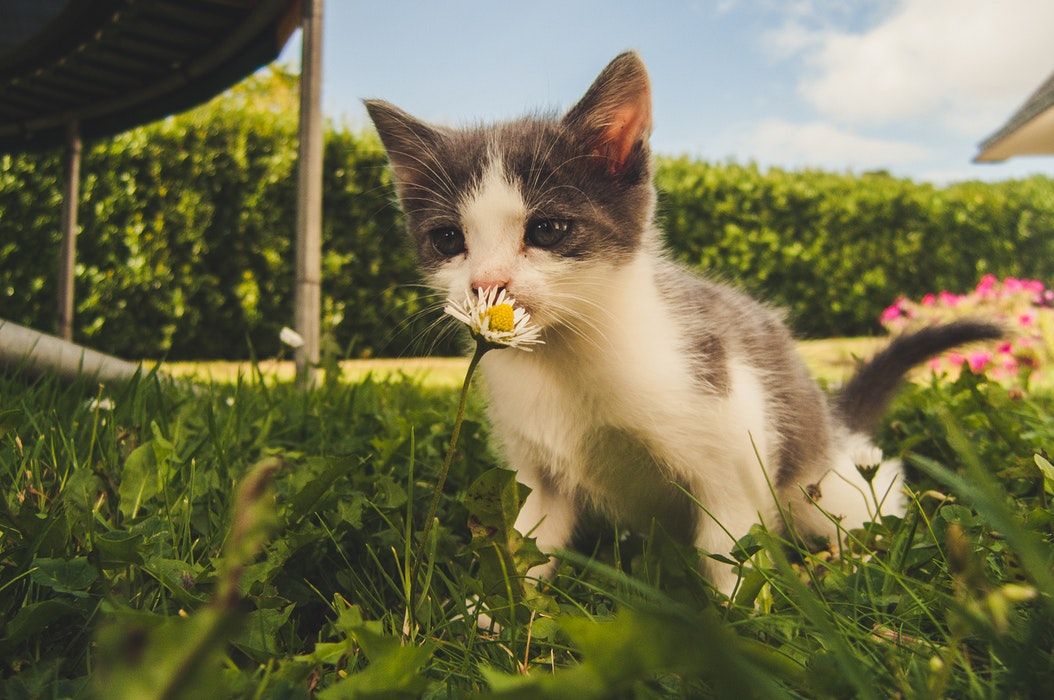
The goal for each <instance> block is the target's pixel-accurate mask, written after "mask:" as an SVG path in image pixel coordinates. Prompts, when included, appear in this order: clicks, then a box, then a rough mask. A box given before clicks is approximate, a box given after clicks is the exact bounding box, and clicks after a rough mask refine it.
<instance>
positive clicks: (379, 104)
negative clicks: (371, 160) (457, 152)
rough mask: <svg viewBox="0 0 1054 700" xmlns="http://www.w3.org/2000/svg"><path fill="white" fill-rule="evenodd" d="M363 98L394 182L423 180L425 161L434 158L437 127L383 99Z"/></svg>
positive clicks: (439, 134)
mask: <svg viewBox="0 0 1054 700" xmlns="http://www.w3.org/2000/svg"><path fill="white" fill-rule="evenodd" d="M363 102H364V104H365V105H366V111H367V112H369V114H370V119H372V120H373V125H374V126H376V127H377V133H378V134H379V135H380V137H381V143H383V144H384V149H385V150H386V151H387V152H388V160H389V161H391V164H392V169H393V170H394V171H395V178H396V180H397V184H414V183H418V182H421V181H423V180H424V179H425V177H426V172H427V171H428V170H429V165H428V163H429V162H430V161H432V160H435V158H436V156H435V154H434V151H435V147H436V144H438V143H439V141H440V139H441V138H442V134H441V133H440V131H439V130H438V129H436V128H435V127H433V126H429V125H428V124H426V123H424V122H423V121H421V120H420V119H417V118H416V117H413V116H411V115H409V114H407V113H406V112H404V111H403V110H401V109H399V108H398V107H396V106H395V105H393V104H391V103H389V102H385V101H384V100H364V101H363Z"/></svg>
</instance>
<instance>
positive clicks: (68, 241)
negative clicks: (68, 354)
mask: <svg viewBox="0 0 1054 700" xmlns="http://www.w3.org/2000/svg"><path fill="white" fill-rule="evenodd" d="M63 177H64V180H63V185H62V247H61V248H60V250H59V283H58V292H59V297H58V303H59V308H58V312H59V315H58V334H59V337H61V338H63V339H65V340H71V339H72V338H73V279H74V265H75V263H76V260H77V202H78V199H79V197H80V177H81V136H80V125H79V124H78V123H77V120H76V119H70V120H69V122H68V123H67V125H66V152H65V154H64V157H63Z"/></svg>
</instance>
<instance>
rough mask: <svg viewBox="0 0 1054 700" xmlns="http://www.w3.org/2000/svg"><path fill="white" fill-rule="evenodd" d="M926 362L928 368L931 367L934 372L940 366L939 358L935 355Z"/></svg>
mask: <svg viewBox="0 0 1054 700" xmlns="http://www.w3.org/2000/svg"><path fill="white" fill-rule="evenodd" d="M927 364H928V365H929V367H930V369H932V370H933V371H934V372H936V371H938V370H940V368H941V358H939V357H935V358H933V359H932V360H930V361H929V362H928V363H927Z"/></svg>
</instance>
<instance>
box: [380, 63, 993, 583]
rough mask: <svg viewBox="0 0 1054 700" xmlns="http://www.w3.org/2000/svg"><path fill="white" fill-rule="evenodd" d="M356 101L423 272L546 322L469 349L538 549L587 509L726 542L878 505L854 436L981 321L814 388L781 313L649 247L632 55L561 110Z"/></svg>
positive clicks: (884, 469)
mask: <svg viewBox="0 0 1054 700" xmlns="http://www.w3.org/2000/svg"><path fill="white" fill-rule="evenodd" d="M366 106H367V109H368V111H369V114H370V116H371V118H372V119H373V122H374V124H375V125H376V127H377V130H378V132H379V133H380V136H381V140H382V141H383V143H384V145H385V147H386V149H387V151H388V156H389V159H390V161H391V164H392V167H393V170H394V174H395V181H396V187H397V192H398V196H399V200H400V202H401V205H402V208H403V210H404V212H405V214H406V219H407V224H408V228H409V231H410V234H411V235H412V237H413V240H414V241H415V243H416V246H417V250H418V253H419V259H420V264H421V267H422V269H423V271H424V272H425V274H426V277H427V278H428V280H429V281H430V282H431V284H432V285H434V286H435V287H436V288H437V289H438V290H440V291H441V292H442V293H445V294H446V295H447V296H448V297H449V298H450V299H452V300H457V301H460V300H461V299H462V298H463V297H464V295H465V292H466V291H467V290H469V289H474V288H480V287H491V286H500V287H505V288H506V289H507V290H508V291H509V292H510V293H511V294H512V295H513V296H514V297H515V298H516V300H517V301H518V302H519V303H520V304H521V305H522V306H524V307H525V308H526V309H527V310H528V311H530V313H531V315H532V317H533V318H534V320H535V321H537V323H538V324H540V325H541V326H542V328H543V334H544V335H543V337H544V340H545V345H542V346H538V348H537V350H536V351H535V352H531V353H527V352H523V351H520V350H515V349H504V350H494V351H491V352H489V353H487V354H486V355H485V356H484V358H483V361H482V363H481V368H482V370H483V373H484V376H485V382H486V385H487V389H488V391H489V406H488V411H489V417H490V419H491V421H492V423H493V426H494V432H495V433H496V435H497V438H498V440H499V441H500V444H501V447H502V448H503V450H504V453H505V456H506V458H507V459H508V462H509V464H510V465H511V466H512V468H514V469H515V470H516V471H517V473H518V479H519V480H520V481H521V482H523V483H525V484H526V485H528V486H529V487H530V488H531V489H532V490H531V494H530V496H529V497H528V499H527V502H526V504H525V506H524V508H523V510H522V512H521V513H520V515H519V518H518V520H517V523H516V526H517V529H518V530H520V531H521V532H523V533H530V534H531V535H533V536H534V537H536V538H537V541H538V545H539V546H540V547H541V549H542V550H543V551H549V552H551V551H553V550H554V549H557V548H561V547H564V546H566V545H567V544H568V542H569V540H570V538H571V536H572V533H573V530H574V528H575V524H576V522H577V520H578V516H579V513H580V512H581V511H582V509H583V507H585V506H592V507H594V508H598V509H599V510H600V511H602V512H603V513H605V514H607V515H608V516H609V517H610V518H612V519H613V520H615V521H616V522H619V523H622V524H625V525H628V526H630V527H636V528H646V527H648V526H649V525H650V524H651V521H652V519H658V520H659V521H661V522H662V524H663V525H664V526H665V527H666V528H667V529H668V530H669V531H672V532H679V533H682V534H683V536H684V538H685V539H686V540H689V541H691V542H693V543H695V544H696V545H697V546H698V547H699V548H701V549H702V550H704V551H706V552H710V553H726V552H728V551H729V549H730V548H731V546H732V544H733V543H734V542H735V541H736V539H738V538H739V537H741V536H743V535H744V534H746V532H747V531H748V529H749V528H750V527H751V526H752V525H753V524H754V523H757V522H764V523H766V524H768V525H769V526H773V527H778V526H779V524H780V516H779V510H778V506H777V499H778V501H779V506H782V507H783V508H784V510H785V511H786V512H788V513H790V514H791V517H793V518H794V520H795V524H796V527H797V528H798V529H799V531H802V532H805V533H811V534H815V535H826V536H828V537H831V538H832V539H833V538H837V537H838V536H839V532H840V530H843V529H851V528H855V527H859V526H861V525H862V524H863V523H864V522H866V521H868V520H871V519H872V518H873V516H874V513H875V509H876V504H875V503H874V502H873V499H872V498H871V496H870V495H869V494H870V490H869V488H868V484H867V482H866V481H865V480H864V479H863V477H862V476H861V474H860V472H859V471H858V470H857V468H856V463H858V462H861V461H864V462H867V461H879V460H881V453H880V452H877V451H876V450H875V448H874V447H873V444H872V442H871V439H870V436H869V434H868V433H869V431H870V430H871V429H872V428H873V426H874V424H875V422H876V421H877V420H878V418H879V417H880V415H881V413H882V411H883V409H884V406H885V404H886V403H887V401H888V400H889V398H890V397H891V395H892V394H893V392H894V390H895V389H896V386H897V385H898V383H899V381H900V378H901V376H902V375H903V373H904V372H905V371H906V370H907V369H909V368H910V367H911V366H912V365H914V364H916V363H918V362H920V361H922V360H924V359H925V358H927V357H929V356H930V355H932V354H935V353H937V352H939V351H941V350H943V349H946V348H948V347H951V346H953V345H956V344H959V343H962V342H965V341H969V340H974V339H979V338H985V337H992V336H994V335H997V334H998V329H995V328H994V327H991V326H988V325H985V324H979V323H971V322H964V323H958V324H953V325H951V326H944V327H940V328H933V329H928V330H926V331H923V332H921V333H918V334H915V335H911V336H906V337H902V338H900V339H899V340H897V341H895V342H894V343H893V344H892V345H891V346H890V347H889V348H887V349H886V350H885V351H883V352H882V353H880V354H879V355H878V356H877V357H876V358H875V359H874V360H872V361H871V362H870V363H869V364H867V365H865V366H864V367H862V368H861V370H860V371H859V372H858V374H857V375H856V377H855V378H854V379H853V380H852V381H851V382H850V383H849V384H848V385H847V386H846V387H845V388H844V390H843V391H842V393H841V394H840V396H838V397H837V398H836V399H835V400H834V401H830V402H829V401H828V399H827V397H826V396H825V395H824V393H823V392H822V391H821V390H820V389H819V388H818V387H817V385H816V383H815V382H814V381H813V380H812V378H811V377H810V375H809V373H808V371H807V370H806V368H805V365H804V364H803V363H802V361H801V359H800V358H799V357H798V355H797V353H796V351H795V346H794V342H793V339H792V337H791V335H790V333H789V332H788V330H787V328H786V326H785V325H784V323H783V320H782V317H781V315H780V314H779V313H777V312H775V311H773V310H772V309H770V308H768V307H766V306H764V305H762V304H760V303H758V302H756V301H754V300H752V299H751V298H749V297H747V296H746V295H744V294H742V293H740V292H738V291H736V290H734V289H732V288H729V287H727V286H723V285H721V284H717V283H714V282H711V281H708V280H706V279H702V278H700V277H698V276H696V275H694V274H692V273H691V272H690V271H688V270H687V269H685V268H684V267H681V266H679V265H677V264H676V263H674V262H672V261H671V260H670V259H669V257H668V256H667V255H666V254H665V253H664V252H663V246H662V240H661V232H660V231H659V230H658V228H657V227H656V224H655V187H654V186H653V184H652V162H651V155H650V152H649V148H648V135H649V132H650V130H651V125H652V119H651V94H650V87H649V81H648V75H647V72H646V70H645V67H644V64H643V63H642V61H641V59H640V58H639V56H637V55H636V54H635V53H624V54H622V55H620V56H618V57H617V58H615V60H614V61H612V62H611V63H610V64H609V65H608V66H607V68H605V69H604V71H603V72H602V73H601V74H600V76H599V77H598V78H597V80H596V82H594V83H593V85H592V87H590V88H589V90H588V92H586V94H585V96H584V97H583V98H582V99H581V101H579V102H578V104H576V105H575V106H574V107H572V108H571V110H570V111H569V112H567V113H566V114H565V115H563V116H562V117H548V118H546V117H528V118H524V119H519V120H516V121H510V122H505V123H500V124H496V125H492V126H486V127H482V126H481V127H475V128H468V129H451V128H446V127H441V126H433V125H429V124H426V123H424V122H422V121H420V120H418V119H415V118H414V117H412V116H410V115H409V114H407V113H405V112H403V111H401V110H400V109H398V108H396V107H394V106H392V105H390V104H388V103H385V102H382V101H372V100H371V101H367V102H366ZM861 455H863V456H861ZM868 455H876V456H873V457H869V456H868ZM901 478H902V476H901V468H900V464H899V463H898V462H896V461H895V460H887V461H885V462H883V463H882V465H881V467H880V469H879V471H878V473H877V476H876V477H875V480H874V486H875V489H876V491H877V493H878V494H880V495H881V496H884V497H885V503H883V504H882V512H883V513H902V512H903V508H904V505H903V497H902V496H901V493H900V485H899V484H898V483H897V482H899V481H900V480H901ZM770 484H771V486H770ZM686 492H687V493H690V494H691V497H689V496H687V495H686ZM773 492H775V494H776V499H774V498H773ZM700 504H701V505H700ZM552 566H553V561H552V560H551V561H550V563H549V564H548V565H545V566H542V567H539V568H538V570H536V571H533V572H532V573H533V574H535V575H542V576H544V575H546V574H548V573H549V572H550V571H551V567H552ZM708 566H709V568H710V570H709V572H708V573H709V575H710V577H711V580H712V581H713V582H714V583H715V585H716V586H717V587H718V588H719V589H721V590H723V591H725V592H728V591H730V590H731V589H732V588H733V587H734V585H735V582H736V575H735V574H734V572H732V571H731V569H729V568H726V567H723V566H721V565H718V564H716V563H713V562H711V563H710V564H709V565H708Z"/></svg>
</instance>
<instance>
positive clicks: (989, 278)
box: [953, 275, 997, 306]
mask: <svg viewBox="0 0 1054 700" xmlns="http://www.w3.org/2000/svg"><path fill="white" fill-rule="evenodd" d="M996 283H997V280H996V278H995V275H985V276H984V277H982V278H981V281H980V282H978V283H977V288H976V289H975V290H974V291H975V292H976V293H977V296H979V297H981V298H982V299H987V298H988V297H991V296H994V295H995V293H996V289H995V285H996ZM953 306H954V304H953Z"/></svg>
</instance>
